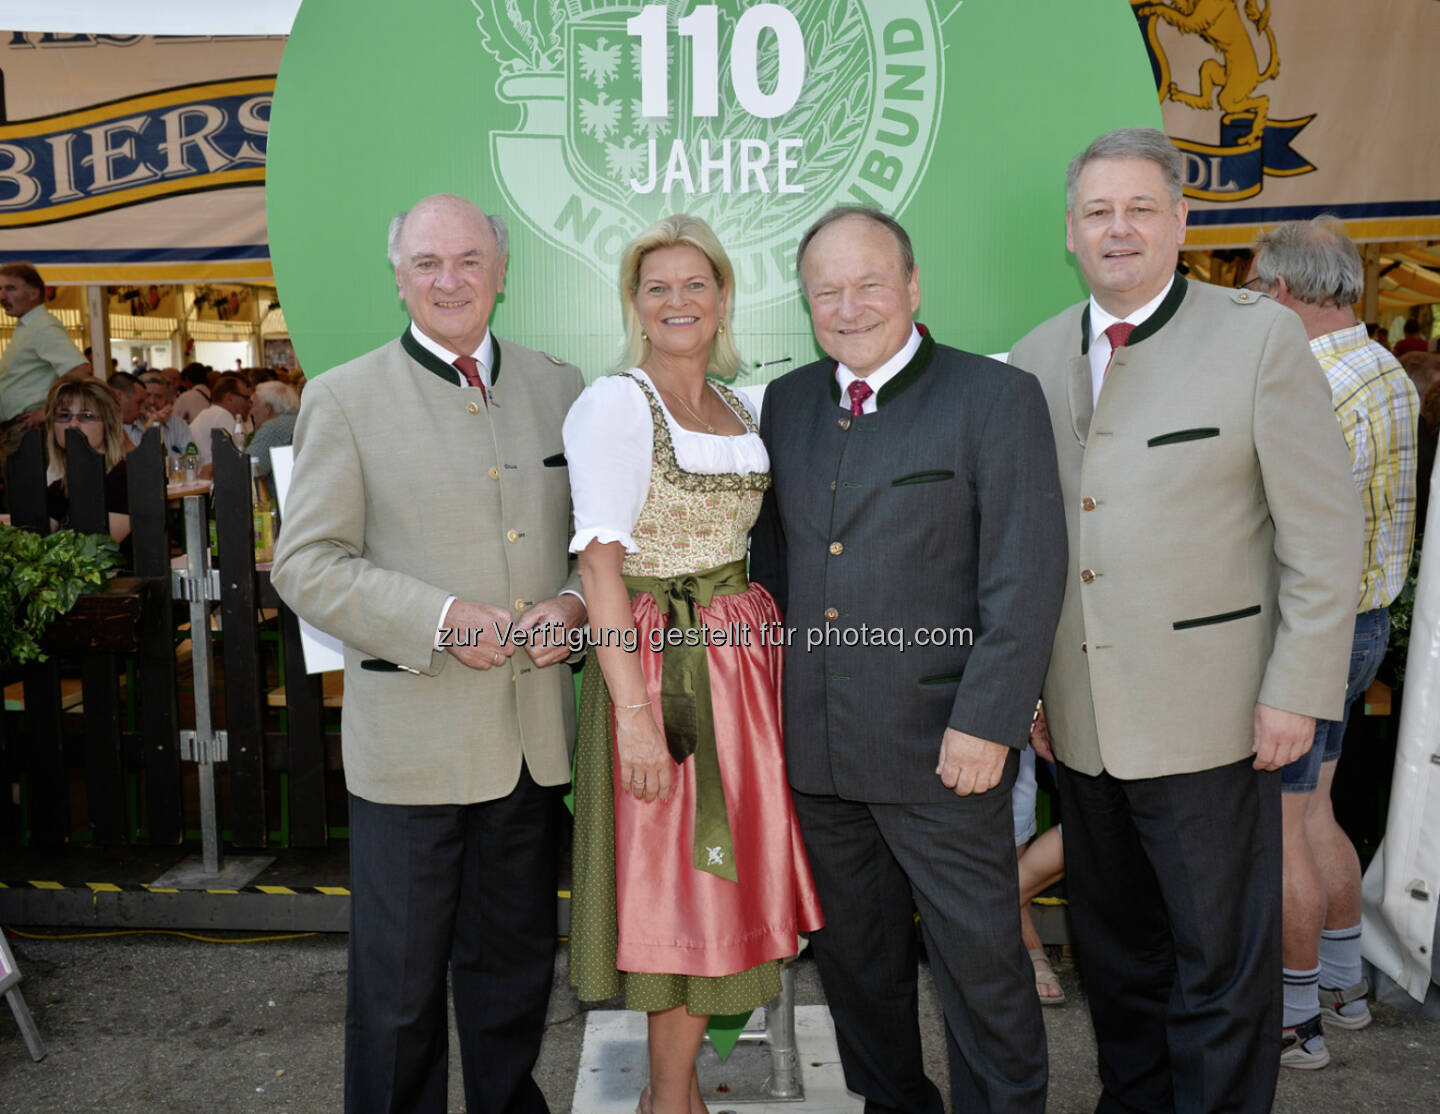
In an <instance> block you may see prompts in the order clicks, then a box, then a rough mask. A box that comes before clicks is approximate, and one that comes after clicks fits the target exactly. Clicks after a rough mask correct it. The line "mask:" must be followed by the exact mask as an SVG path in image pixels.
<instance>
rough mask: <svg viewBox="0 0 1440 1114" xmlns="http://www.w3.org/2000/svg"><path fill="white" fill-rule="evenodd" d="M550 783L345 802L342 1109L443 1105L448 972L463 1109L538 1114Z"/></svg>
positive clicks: (550, 857) (523, 778)
mask: <svg viewBox="0 0 1440 1114" xmlns="http://www.w3.org/2000/svg"><path fill="white" fill-rule="evenodd" d="M562 793H563V789H557V788H542V787H540V786H537V785H536V784H535V782H534V781H533V780H531V778H530V774H529V771H528V770H525V769H524V768H522V769H521V772H520V782H519V784H518V785H517V786H516V787H515V789H514V791H513V792H511V793H510V795H509V796H507V797H502V798H500V799H498V800H494V801H485V802H483V803H480V804H469V805H381V804H375V803H373V802H371V801H366V800H363V799H361V798H360V797H356V796H355V795H353V794H352V795H351V797H350V894H351V896H350V954H349V958H350V967H349V978H348V982H347V988H346V1002H345V1109H346V1111H347V1114H400V1112H402V1111H403V1112H407V1114H408V1112H417V1114H431V1112H433V1114H444V1111H445V1109H446V1085H447V1082H448V1074H449V1072H448V1069H449V1049H448V1039H447V1035H448V1032H449V1024H448V1016H447V1011H446V1008H445V974H446V969H447V967H448V969H449V972H450V980H451V987H452V990H453V995H454V1003H455V1026H456V1030H457V1032H458V1034H459V1040H460V1060H461V1066H462V1069H463V1072H464V1078H465V1106H466V1109H467V1110H468V1111H469V1112H470V1114H548V1112H547V1107H546V1105H545V1099H544V1096H543V1095H541V1093H540V1088H539V1087H537V1086H536V1084H535V1081H534V1080H533V1079H532V1078H531V1076H530V1072H531V1069H532V1068H533V1067H534V1066H535V1060H536V1057H537V1056H539V1053H540V1041H541V1038H542V1036H543V1035H544V1029H545V1008H546V1004H547V1002H548V1000H549V996H550V983H551V980H552V977H553V972H554V964H555V931H556V923H555V877H556V874H555V865H556V858H555V855H556V847H557V843H558V840H559V833H560V825H561V817H560V813H559V810H560V809H561V808H562V807H563V805H562V803H561V794H562Z"/></svg>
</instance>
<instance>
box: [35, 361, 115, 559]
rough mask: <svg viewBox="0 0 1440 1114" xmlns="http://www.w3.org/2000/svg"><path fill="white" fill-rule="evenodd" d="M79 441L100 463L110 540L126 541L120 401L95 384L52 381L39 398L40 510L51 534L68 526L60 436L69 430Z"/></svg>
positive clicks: (67, 483)
mask: <svg viewBox="0 0 1440 1114" xmlns="http://www.w3.org/2000/svg"><path fill="white" fill-rule="evenodd" d="M72 427H73V428H75V429H78V430H79V431H80V432H81V433H83V434H84V435H85V440H86V441H87V442H88V443H89V445H90V447H91V448H92V449H94V450H95V451H96V452H97V453H100V454H101V455H102V456H104V458H105V509H106V510H107V511H108V513H109V518H110V536H111V537H112V538H114V539H115V540H116V541H117V542H123V541H125V539H126V538H128V537H129V536H130V494H129V488H128V476H127V472H126V468H125V429H124V426H122V425H121V423H120V400H119V399H117V398H116V397H115V392H114V391H112V390H111V389H110V388H109V387H107V386H106V385H105V384H104V383H102V382H101V381H100V380H98V379H57V380H56V381H55V382H54V384H53V385H52V386H51V387H50V393H49V394H48V395H46V396H45V428H46V430H48V431H49V432H48V434H47V437H46V441H45V451H46V465H47V467H46V474H45V478H46V481H47V483H48V485H49V486H48V487H46V489H45V506H46V510H47V511H48V513H49V515H50V521H51V526H52V528H54V529H60V528H62V527H66V526H69V524H70V481H69V477H68V476H67V474H66V462H65V434H66V432H67V431H68V430H69V429H71V428H72Z"/></svg>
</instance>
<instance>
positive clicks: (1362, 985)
mask: <svg viewBox="0 0 1440 1114" xmlns="http://www.w3.org/2000/svg"><path fill="white" fill-rule="evenodd" d="M1369 993H1370V984H1369V983H1368V982H1366V981H1365V980H1364V979H1361V980H1360V981H1359V982H1357V983H1356V984H1355V985H1354V986H1347V987H1346V988H1345V989H1344V990H1334V989H1331V988H1330V987H1328V986H1322V987H1321V988H1320V1016H1321V1017H1323V1018H1324V1019H1325V1024H1326V1025H1333V1026H1334V1027H1335V1028H1337V1029H1363V1028H1365V1026H1367V1025H1369V1024H1370V1022H1371V1021H1373V1020H1374V1019H1373V1018H1372V1017H1371V1016H1370V1007H1369V1005H1367V1004H1366V1002H1365V996H1366V995H1367V994H1369ZM1346 1006H1349V1007H1350V1008H1349V1009H1345V1008H1343V1007H1346Z"/></svg>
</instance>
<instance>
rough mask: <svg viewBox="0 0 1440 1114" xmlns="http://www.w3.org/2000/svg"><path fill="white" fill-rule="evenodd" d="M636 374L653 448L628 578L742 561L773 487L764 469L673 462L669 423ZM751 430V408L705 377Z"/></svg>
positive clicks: (624, 569)
mask: <svg viewBox="0 0 1440 1114" xmlns="http://www.w3.org/2000/svg"><path fill="white" fill-rule="evenodd" d="M620 374H622V375H625V376H626V377H627V378H630V379H633V380H634V381H635V382H636V383H637V384H639V386H640V389H641V390H642V391H644V392H645V398H646V399H647V401H648V402H649V403H650V418H651V422H652V424H653V426H654V449H653V451H652V453H651V458H650V488H649V491H648V493H647V494H646V496H645V504H644V506H642V507H641V508H640V517H639V519H637V520H636V523H635V528H634V530H633V531H632V536H633V538H634V539H635V545H636V547H637V548H638V549H639V552H638V553H628V554H626V556H625V561H624V563H623V564H622V565H621V572H623V573H624V574H625V575H626V576H678V575H680V574H681V573H689V572H699V571H701V570H703V569H713V568H718V567H719V566H721V565H726V564H729V563H730V562H731V561H737V560H743V559H744V557H745V554H746V549H747V546H748V542H749V537H750V528H751V527H752V526H754V525H755V519H756V518H757V517H758V516H759V514H760V501H761V499H762V498H763V497H764V494H765V491H766V490H767V489H768V488H769V487H770V475H769V473H768V472H750V473H745V474H739V473H721V474H719V475H710V474H702V473H698V472H687V471H685V470H684V469H682V468H681V467H680V465H679V464H678V463H677V462H676V460H675V448H674V445H673V443H672V442H671V440H670V427H669V424H668V423H667V422H666V421H665V412H664V410H662V409H661V406H660V400H659V399H658V398H657V397H656V396H655V394H654V392H652V391H651V390H650V388H649V386H648V385H647V384H646V383H645V382H644V381H643V380H641V379H640V378H639V377H638V376H635V375H630V374H629V373H628V372H621V373H620ZM710 385H711V386H713V387H714V388H715V389H716V390H718V391H719V392H720V397H721V398H723V399H724V400H725V403H726V405H728V406H729V407H730V409H731V410H733V411H734V412H735V413H736V415H737V416H738V417H739V418H740V420H741V421H742V422H744V423H745V428H746V430H747V431H749V432H750V433H756V432H757V430H756V428H755V422H754V420H753V419H752V418H751V417H750V411H749V410H748V409H747V408H746V407H745V404H744V403H742V402H741V401H740V400H739V398H737V397H736V396H735V394H734V392H732V391H731V390H730V389H729V388H728V387H725V386H724V385H722V384H720V383H716V382H714V380H711V381H710Z"/></svg>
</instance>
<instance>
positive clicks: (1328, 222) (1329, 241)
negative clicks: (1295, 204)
mask: <svg viewBox="0 0 1440 1114" xmlns="http://www.w3.org/2000/svg"><path fill="white" fill-rule="evenodd" d="M1254 250H1255V277H1256V278H1257V279H1259V280H1260V282H1261V283H1262V284H1263V285H1264V286H1265V287H1266V288H1267V289H1271V290H1273V289H1274V288H1275V283H1276V281H1277V280H1278V279H1279V278H1281V277H1282V276H1283V277H1284V279H1285V285H1286V286H1287V287H1289V288H1290V293H1291V294H1293V295H1294V296H1295V297H1296V298H1298V299H1299V300H1300V301H1302V302H1305V303H1306V304H1308V305H1312V306H1353V305H1354V304H1355V303H1356V302H1358V301H1359V300H1360V299H1361V297H1362V296H1363V295H1364V293H1365V265H1364V264H1363V263H1362V262H1361V261H1360V253H1359V251H1357V250H1356V248H1355V245H1354V243H1352V242H1351V240H1350V236H1349V234H1348V233H1347V232H1346V231H1345V226H1344V225H1343V224H1341V223H1340V221H1339V219H1338V218H1337V217H1335V216H1333V215H1332V214H1330V213H1322V214H1320V216H1318V217H1315V218H1313V219H1311V220H1292V221H1286V222H1285V223H1284V224H1277V225H1276V226H1275V227H1274V228H1271V229H1269V230H1268V231H1264V232H1261V233H1260V235H1258V236H1256V237H1255V248H1254Z"/></svg>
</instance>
